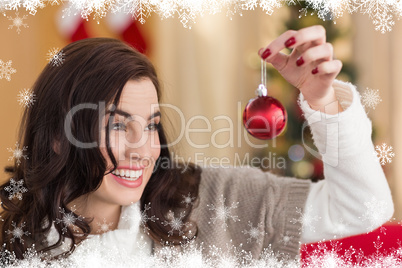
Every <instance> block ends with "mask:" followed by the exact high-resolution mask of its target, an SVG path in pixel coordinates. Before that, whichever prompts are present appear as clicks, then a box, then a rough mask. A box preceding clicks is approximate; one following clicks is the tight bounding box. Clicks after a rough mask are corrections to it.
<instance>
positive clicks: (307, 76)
mask: <svg viewBox="0 0 402 268" xmlns="http://www.w3.org/2000/svg"><path fill="white" fill-rule="evenodd" d="M285 47H287V48H292V49H293V50H292V52H291V53H290V55H286V54H284V53H282V52H280V51H281V50H282V49H284V48H285ZM259 55H260V56H261V57H262V58H263V59H264V60H265V61H266V62H269V63H271V64H272V65H273V66H274V68H275V69H277V70H278V71H279V73H280V74H281V75H282V76H283V77H284V78H285V79H286V80H287V81H288V82H289V83H290V84H292V85H293V86H295V87H296V88H298V89H299V90H300V92H302V93H303V95H304V98H305V100H307V102H308V103H309V104H310V106H311V107H312V108H313V109H316V110H321V109H323V107H324V106H326V105H330V104H331V103H334V102H335V101H336V97H335V92H334V89H333V87H332V83H333V81H334V79H335V77H336V76H337V75H338V74H339V72H340V70H341V68H342V62H341V61H339V60H334V59H333V48H332V45H331V44H330V43H327V42H326V36H325V28H324V27H322V26H312V27H308V28H304V29H301V30H299V31H293V30H289V31H287V32H285V33H283V34H282V35H280V36H279V37H278V38H277V39H275V40H274V41H273V42H271V43H270V44H269V45H268V46H267V47H265V48H263V49H260V51H259ZM333 108H334V109H331V110H333V111H332V112H329V113H335V108H339V105H338V104H337V105H336V107H335V106H334V107H333ZM336 112H338V109H336Z"/></svg>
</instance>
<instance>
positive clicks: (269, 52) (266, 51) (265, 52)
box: [261, 48, 271, 60]
mask: <svg viewBox="0 0 402 268" xmlns="http://www.w3.org/2000/svg"><path fill="white" fill-rule="evenodd" d="M269 55H271V50H270V49H269V48H267V49H266V50H265V51H264V52H263V53H262V54H261V58H263V59H264V60H265V59H266V58H268V57H269Z"/></svg>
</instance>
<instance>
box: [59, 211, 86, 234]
mask: <svg viewBox="0 0 402 268" xmlns="http://www.w3.org/2000/svg"><path fill="white" fill-rule="evenodd" d="M75 210H76V209H75V205H74V206H73V207H72V208H71V212H68V213H67V212H65V210H64V208H60V207H59V212H60V213H61V214H62V218H61V219H59V218H56V221H55V222H56V224H60V223H61V224H62V225H63V228H62V229H61V230H62V233H63V234H65V233H66V232H67V228H70V227H71V228H73V231H74V232H77V231H78V227H77V226H76V225H75V222H76V221H80V220H82V218H83V217H81V216H78V217H76V216H75V215H74V211H75Z"/></svg>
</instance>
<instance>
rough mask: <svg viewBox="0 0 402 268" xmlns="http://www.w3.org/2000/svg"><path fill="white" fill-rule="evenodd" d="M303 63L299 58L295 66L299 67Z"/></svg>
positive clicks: (301, 58)
mask: <svg viewBox="0 0 402 268" xmlns="http://www.w3.org/2000/svg"><path fill="white" fill-rule="evenodd" d="M303 63H304V60H303V57H299V58H298V59H297V61H296V65H297V66H300V65H302V64H303Z"/></svg>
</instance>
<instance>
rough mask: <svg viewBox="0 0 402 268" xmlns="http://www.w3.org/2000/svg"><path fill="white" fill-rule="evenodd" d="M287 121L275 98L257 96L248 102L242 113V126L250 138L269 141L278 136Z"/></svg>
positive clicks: (281, 107)
mask: <svg viewBox="0 0 402 268" xmlns="http://www.w3.org/2000/svg"><path fill="white" fill-rule="evenodd" d="M286 121H287V114H286V110H285V108H284V107H283V105H282V104H281V103H280V102H279V101H278V100H277V99H275V98H273V97H269V96H258V97H257V98H255V99H252V100H250V101H249V103H248V104H247V105H246V108H245V109H244V112H243V124H244V127H245V128H246V129H247V132H248V133H250V134H251V135H252V136H254V137H256V138H258V139H261V140H269V139H272V138H275V137H276V136H278V135H280V134H281V133H282V132H283V130H284V129H285V126H286Z"/></svg>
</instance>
